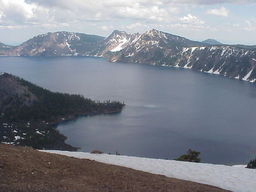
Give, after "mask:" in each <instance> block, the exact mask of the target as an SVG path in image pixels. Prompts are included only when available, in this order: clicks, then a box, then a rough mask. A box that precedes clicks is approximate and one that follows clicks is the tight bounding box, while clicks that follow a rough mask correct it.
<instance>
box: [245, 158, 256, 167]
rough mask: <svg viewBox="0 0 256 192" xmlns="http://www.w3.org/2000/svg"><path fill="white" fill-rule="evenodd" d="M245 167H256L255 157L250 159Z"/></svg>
mask: <svg viewBox="0 0 256 192" xmlns="http://www.w3.org/2000/svg"><path fill="white" fill-rule="evenodd" d="M246 168H249V169H256V159H254V160H251V161H250V162H249V163H248V164H247V166H246Z"/></svg>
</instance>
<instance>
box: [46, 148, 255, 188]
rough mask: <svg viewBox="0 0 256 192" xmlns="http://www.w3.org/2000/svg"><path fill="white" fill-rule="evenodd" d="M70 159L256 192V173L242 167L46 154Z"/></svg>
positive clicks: (104, 156)
mask: <svg viewBox="0 0 256 192" xmlns="http://www.w3.org/2000/svg"><path fill="white" fill-rule="evenodd" d="M44 152H49V153H55V154H60V155H66V156H70V157H76V158H82V159H90V160H95V161H98V162H102V163H107V164H113V165H119V166H123V167H128V168H132V169H136V170H140V171H145V172H149V173H153V174H161V175H165V176H167V177H172V178H178V179H183V180H188V181H193V182H197V183H203V184H208V185H212V186H216V187H220V188H223V189H227V190H231V191H233V192H256V180H255V178H256V170H252V169H246V168H243V167H241V166H225V165H214V164H206V163H190V162H181V161H174V160H163V159H150V158H141V157H129V156H119V155H108V154H90V153H85V152H67V151H44Z"/></svg>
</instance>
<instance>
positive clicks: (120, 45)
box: [110, 38, 128, 52]
mask: <svg viewBox="0 0 256 192" xmlns="http://www.w3.org/2000/svg"><path fill="white" fill-rule="evenodd" d="M127 42H128V39H126V38H124V39H122V40H120V42H119V44H118V45H117V46H116V47H115V48H114V49H112V50H110V51H111V52H117V51H121V50H122V49H123V48H125V46H124V45H125V44H126V43H127Z"/></svg>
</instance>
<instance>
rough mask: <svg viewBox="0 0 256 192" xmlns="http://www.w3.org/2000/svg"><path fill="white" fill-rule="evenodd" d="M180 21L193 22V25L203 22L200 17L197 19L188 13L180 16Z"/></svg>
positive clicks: (184, 22)
mask: <svg viewBox="0 0 256 192" xmlns="http://www.w3.org/2000/svg"><path fill="white" fill-rule="evenodd" d="M180 21H181V22H182V23H183V24H193V25H202V24H204V23H205V22H204V21H203V20H201V19H199V18H198V17H196V16H194V15H191V14H188V15H187V16H184V17H181V18H180Z"/></svg>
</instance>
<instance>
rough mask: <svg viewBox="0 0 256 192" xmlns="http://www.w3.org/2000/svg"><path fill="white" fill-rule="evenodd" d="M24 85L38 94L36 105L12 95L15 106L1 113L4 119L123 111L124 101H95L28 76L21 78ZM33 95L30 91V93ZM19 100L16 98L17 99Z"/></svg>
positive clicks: (54, 118)
mask: <svg viewBox="0 0 256 192" xmlns="http://www.w3.org/2000/svg"><path fill="white" fill-rule="evenodd" d="M19 81H20V82H21V84H22V85H24V86H25V87H28V89H29V91H30V92H31V93H32V94H33V95H35V96H36V98H37V100H36V101H34V103H33V105H32V106H26V105H24V103H23V101H22V100H20V98H19V97H18V96H17V97H16V98H14V97H11V98H10V101H9V102H11V100H12V103H13V104H12V106H11V107H9V108H7V109H5V111H4V112H3V111H2V113H4V114H3V115H2V117H1V119H2V120H3V121H7V122H18V121H37V120H44V121H49V122H58V121H59V120H60V119H67V120H68V119H72V118H74V117H77V116H81V115H94V114H108V113H117V112H121V110H122V108H123V106H124V104H123V103H120V102H111V101H106V102H95V101H93V100H91V99H86V98H84V97H83V96H81V95H71V94H63V93H53V92H51V91H48V90H46V89H43V88H41V87H38V86H36V85H33V84H31V83H29V82H27V81H25V80H22V79H19ZM26 97H30V95H26ZM13 100H15V101H13Z"/></svg>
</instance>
